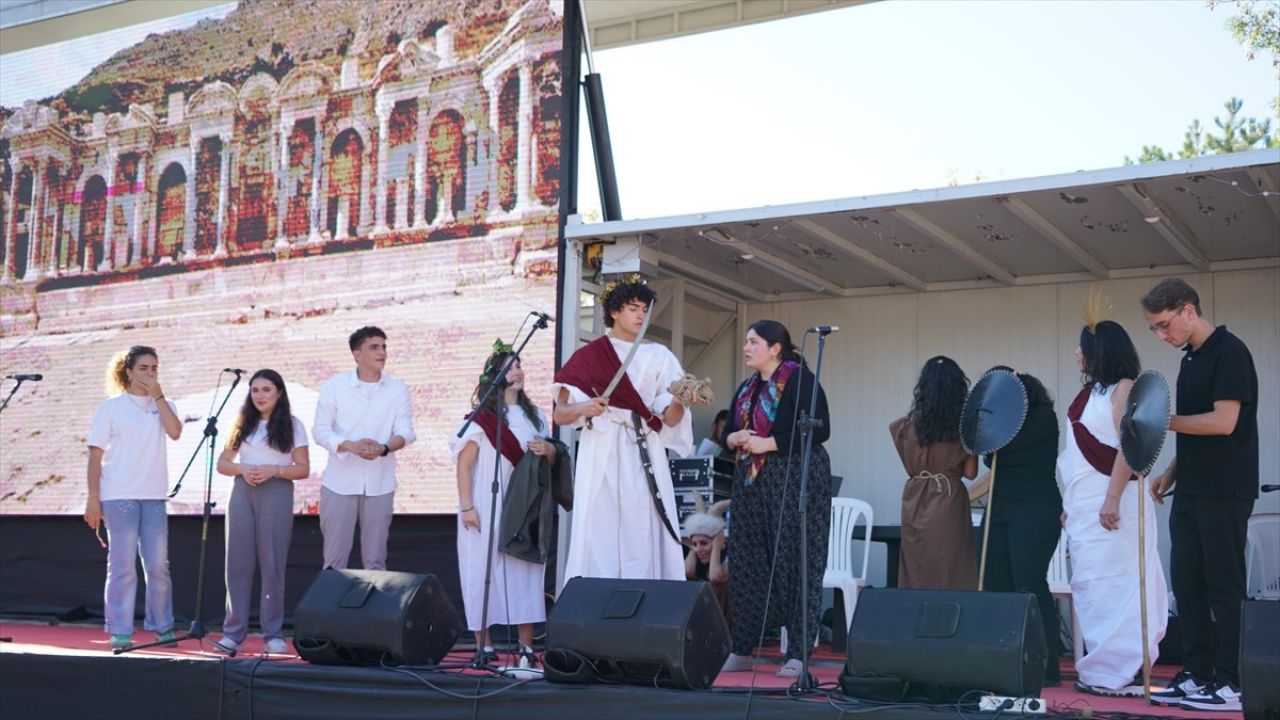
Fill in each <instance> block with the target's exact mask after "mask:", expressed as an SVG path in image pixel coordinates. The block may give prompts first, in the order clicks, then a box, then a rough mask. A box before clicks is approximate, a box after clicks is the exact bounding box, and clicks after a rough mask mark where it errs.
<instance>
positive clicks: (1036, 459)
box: [984, 403, 1062, 520]
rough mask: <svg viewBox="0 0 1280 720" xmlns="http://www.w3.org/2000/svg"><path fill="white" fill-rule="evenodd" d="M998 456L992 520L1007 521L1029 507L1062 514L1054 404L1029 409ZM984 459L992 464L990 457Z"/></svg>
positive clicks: (1040, 404)
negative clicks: (1057, 467) (1016, 430)
mask: <svg viewBox="0 0 1280 720" xmlns="http://www.w3.org/2000/svg"><path fill="white" fill-rule="evenodd" d="M998 455H999V457H998V458H997V460H996V481H995V482H996V486H995V492H994V493H993V499H992V504H993V507H992V510H991V516H992V519H993V520H1001V519H1004V518H1007V517H1009V516H1010V515H1011V514H1013V513H1017V512H1020V508H1025V507H1026V506H1034V507H1035V508H1036V509H1041V510H1044V511H1046V512H1048V511H1052V512H1053V513H1055V514H1058V513H1061V512H1062V493H1061V492H1059V491H1058V480H1057V476H1056V475H1055V469H1056V468H1055V466H1056V465H1057V462H1058V418H1057V416H1056V415H1054V413H1053V406H1052V405H1048V404H1045V403H1037V404H1035V405H1032V406H1030V407H1028V408H1027V419H1026V420H1024V421H1023V423H1022V429H1020V430H1019V431H1018V434H1017V435H1014V436H1013V439H1012V440H1010V441H1009V444H1008V445H1005V446H1004V447H1003V448H1001V449H1000V451H999V453H998ZM984 460H985V461H986V463H987V465H988V466H990V465H991V456H990V455H987V456H986V457H985V458H984Z"/></svg>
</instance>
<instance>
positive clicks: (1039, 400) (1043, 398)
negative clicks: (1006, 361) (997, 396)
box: [991, 365, 1053, 409]
mask: <svg viewBox="0 0 1280 720" xmlns="http://www.w3.org/2000/svg"><path fill="white" fill-rule="evenodd" d="M991 369H992V370H1006V371H1008V372H1011V373H1014V374H1015V375H1017V376H1018V379H1019V380H1021V381H1022V387H1024V388H1026V390H1027V407H1028V408H1031V407H1032V406H1033V405H1048V406H1049V408H1050V409H1052V408H1053V398H1051V397H1049V391H1048V390H1046V389H1045V387H1044V383H1042V382H1040V379H1039V378H1037V377H1036V376H1035V375H1031V374H1029V373H1024V372H1017V371H1016V370H1014V369H1013V368H1011V367H1009V366H1008V365H997V366H995V367H993V368H991Z"/></svg>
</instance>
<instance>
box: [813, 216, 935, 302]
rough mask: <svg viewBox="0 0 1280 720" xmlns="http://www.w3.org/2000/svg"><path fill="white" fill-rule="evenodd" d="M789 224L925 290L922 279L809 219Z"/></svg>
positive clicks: (887, 273) (909, 285)
mask: <svg viewBox="0 0 1280 720" xmlns="http://www.w3.org/2000/svg"><path fill="white" fill-rule="evenodd" d="M791 224H792V225H793V226H798V227H800V229H802V230H804V231H805V232H807V233H809V234H810V235H813V236H814V237H817V238H818V239H820V240H825V241H826V242H827V243H829V244H831V245H833V246H835V247H836V248H838V249H840V250H843V251H844V252H847V253H849V254H850V255H854V256H856V257H857V258H858V259H859V260H861V261H862V262H863V263H865V264H867V265H870V266H871V267H873V268H875V269H876V270H879V271H880V272H882V273H884V274H885V275H888V276H889V277H891V278H893V279H894V280H895V281H896V282H898V283H901V284H903V285H906V286H907V287H909V288H911V289H912V290H917V291H923V290H925V289H926V285H927V283H925V281H924V279H922V278H920V277H917V276H916V275H914V274H912V273H910V272H908V271H906V270H904V269H902V268H900V267H898V266H897V265H895V264H893V263H891V262H889V261H888V260H885V259H884V258H881V257H880V256H879V255H876V254H875V253H873V252H871V251H870V250H867V249H866V248H864V247H862V246H861V245H859V244H857V243H855V242H853V241H852V240H849V239H847V238H844V237H841V236H840V234H839V233H836V232H834V231H832V230H829V229H827V228H825V227H823V226H821V225H819V224H818V223H816V222H814V221H813V220H810V219H809V218H798V219H796V220H795V221H793V222H792V223H791Z"/></svg>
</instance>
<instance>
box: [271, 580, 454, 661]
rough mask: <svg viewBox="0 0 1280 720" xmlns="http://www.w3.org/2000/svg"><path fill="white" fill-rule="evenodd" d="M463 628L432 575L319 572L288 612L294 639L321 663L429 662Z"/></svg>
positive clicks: (305, 656)
mask: <svg viewBox="0 0 1280 720" xmlns="http://www.w3.org/2000/svg"><path fill="white" fill-rule="evenodd" d="M460 634H462V622H461V620H460V619H459V618H458V613H457V611H455V610H454V609H453V603H451V602H450V601H449V598H448V596H447V595H446V594H445V592H444V588H443V587H442V586H441V585H440V581H439V580H438V579H437V578H436V576H435V575H419V574H417V573H404V572H390V571H387V570H337V569H332V568H330V569H327V570H322V571H321V572H320V575H319V576H317V577H316V579H315V582H313V583H311V587H310V588H308V589H307V593H306V595H304V596H303V597H302V601H301V602H300V603H298V608H297V610H295V611H294V614H293V642H294V646H295V647H297V649H298V654H299V655H301V656H302V659H303V660H306V661H308V662H313V663H317V664H320V665H378V664H381V663H383V662H386V663H389V664H395V665H434V664H436V663H438V662H440V660H441V658H443V657H444V656H445V655H446V654H448V652H449V650H450V649H451V648H452V647H453V645H454V643H456V642H457V641H458V636H459V635H460Z"/></svg>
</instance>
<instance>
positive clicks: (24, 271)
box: [0, 0, 563, 514]
mask: <svg viewBox="0 0 1280 720" xmlns="http://www.w3.org/2000/svg"><path fill="white" fill-rule="evenodd" d="M562 13H563V5H562V3H561V2H560V1H559V0H527V1H526V0H472V1H469V2H455V1H454V0H433V1H429V2H424V1H421V0H326V2H301V1H299V2H289V1H285V0H278V1H268V0H241V1H240V2H239V3H238V4H237V5H235V6H234V7H230V8H227V11H226V12H225V13H223V14H222V16H221V17H219V18H218V19H204V20H201V21H199V22H196V23H193V24H190V25H189V26H187V27H183V28H180V29H177V30H171V31H168V32H164V33H157V34H151V35H148V36H146V37H145V39H143V40H141V41H139V42H136V43H135V44H132V45H129V46H127V47H125V48H124V49H121V50H119V51H118V52H116V53H115V54H114V55H112V56H111V58H110V59H109V60H107V61H106V62H103V63H101V64H98V65H96V66H86V67H83V68H82V69H78V70H82V72H80V77H82V78H83V79H82V80H80V81H79V82H76V83H75V84H73V85H70V86H68V87H65V88H63V89H61V90H59V91H58V92H56V94H52V95H50V96H47V97H32V98H24V102H19V103H14V102H10V103H9V105H10V106H8V107H3V108H0V237H2V239H3V242H0V266H2V268H3V271H2V275H0V334H2V337H0V352H2V353H3V362H2V363H0V365H3V368H4V373H5V374H9V373H16V372H38V373H41V374H43V376H44V379H43V381H42V382H38V383H27V384H25V385H23V386H22V387H21V388H20V390H19V391H18V393H17V394H16V395H15V396H14V398H13V400H12V402H11V403H10V405H9V407H8V408H7V409H5V410H4V412H3V414H0V513H7V514H45V513H68V514H78V513H80V512H82V511H83V508H84V500H85V496H86V494H87V491H86V484H85V468H86V463H87V456H88V453H87V447H86V439H87V436H88V433H89V429H90V424H91V422H92V418H93V413H94V410H95V408H96V406H97V405H98V403H100V402H101V401H102V400H103V399H104V398H105V397H106V396H105V394H104V387H103V377H104V371H105V369H106V366H107V362H108V360H109V359H110V357H111V356H112V355H113V354H114V353H115V352H116V351H118V350H122V349H125V348H128V347H129V346H130V345H134V344H142V345H150V346H154V347H156V348H157V350H158V352H159V361H160V381H161V384H162V385H163V388H164V392H165V394H166V396H167V397H168V398H169V399H170V400H173V401H174V402H176V404H177V406H178V410H179V416H180V417H181V418H182V419H183V421H184V429H183V435H182V438H181V439H180V440H179V441H177V442H171V443H170V444H169V446H168V464H169V480H170V483H171V484H172V483H175V482H176V481H177V480H178V478H179V476H180V475H181V474H182V471H183V468H184V467H186V465H187V462H188V460H190V459H191V458H192V457H193V454H194V453H196V452H197V449H198V448H199V447H200V446H201V445H202V444H206V445H207V441H205V440H203V438H202V435H203V431H204V429H205V427H206V418H207V417H209V415H210V414H211V412H212V410H213V409H215V408H214V406H213V403H214V401H215V398H220V397H221V394H223V393H225V390H226V388H227V386H228V384H229V382H230V379H231V376H229V375H227V374H225V373H223V372H222V370H223V368H226V367H237V368H244V369H246V370H248V371H249V372H250V373H252V372H253V371H254V370H256V369H258V368H264V367H269V368H273V369H275V370H277V371H278V372H280V373H281V374H282V375H283V377H284V379H285V381H286V384H287V388H288V392H289V396H290V399H291V402H292V408H293V412H294V414H295V415H296V416H298V417H299V418H300V419H301V420H302V421H303V424H304V425H306V426H307V429H308V434H310V432H311V425H312V420H313V417H314V412H315V404H316V398H317V394H318V392H319V389H320V387H321V386H322V385H323V384H324V382H325V381H326V380H328V379H329V378H330V377H332V376H334V375H335V374H338V373H343V372H350V371H352V370H353V369H354V363H353V361H352V357H351V353H350V351H349V350H348V348H347V337H348V335H349V334H350V333H351V332H352V331H354V330H356V329H357V328H359V327H361V326H364V325H377V326H379V327H381V328H382V329H383V330H385V331H386V333H387V335H388V348H389V357H388V361H387V372H388V373H390V374H391V375H392V376H395V377H398V378H401V379H403V380H404V381H405V382H406V383H407V384H408V387H409V391H410V393H411V395H412V397H413V410H414V413H415V430H416V432H417V436H418V440H417V442H416V444H414V445H412V446H410V447H409V448H407V449H406V450H405V451H404V452H402V453H400V454H399V456H398V463H399V471H398V476H399V481H400V487H399V490H398V492H397V496H396V509H397V511H399V512H452V511H453V510H454V509H455V504H456V484H455V479H454V471H453V461H452V455H451V453H450V450H449V439H450V438H451V437H452V435H453V433H454V432H455V431H456V430H457V428H458V426H459V425H460V423H461V421H462V419H463V416H464V414H465V413H466V411H467V410H468V408H469V405H470V402H471V398H472V393H473V391H474V390H475V387H476V383H477V381H478V377H479V375H480V374H481V372H482V370H483V362H484V359H485V358H486V356H487V355H488V353H489V351H490V348H491V346H492V345H493V343H494V340H495V339H497V338H502V339H503V340H504V341H507V342H510V341H512V340H513V338H514V336H515V334H516V331H517V329H518V328H519V327H520V326H521V322H522V321H523V320H524V319H525V318H526V317H527V316H528V314H529V312H530V311H532V310H543V311H551V310H552V308H553V307H554V305H555V300H556V297H555V292H556V263H557V231H558V227H557V217H558V211H559V202H560V199H559V193H560V188H559V176H560V159H559V149H560V115H561V112H562V108H561V92H560V86H561V69H560V65H561V46H562ZM103 37H104V36H94V37H92V38H82V39H80V42H92V41H94V40H95V39H100V38H103ZM103 41H105V40H103ZM48 53H49V55H48V58H47V60H41V59H40V58H39V53H38V52H37V53H35V59H32V60H30V61H29V62H28V65H29V67H25V68H19V67H15V62H14V61H13V60H12V59H6V61H5V63H4V73H5V75H6V77H12V76H14V75H17V74H22V73H39V72H41V67H43V63H44V62H49V63H53V62H65V61H66V59H65V58H66V55H65V54H61V55H59V53H60V50H59V48H57V47H56V46H52V47H50V48H48ZM553 362H554V341H553V335H552V333H551V332H550V331H546V332H543V333H541V334H540V335H539V336H538V337H535V339H534V340H533V342H532V343H531V344H530V345H529V346H528V348H527V349H526V353H525V359H524V368H525V370H526V373H527V376H528V380H527V385H528V393H529V395H530V396H531V397H532V398H533V400H534V402H535V403H537V404H538V405H539V406H541V407H543V408H544V410H547V411H549V410H550V407H549V385H550V382H551V372H552V365H553ZM247 381H248V375H247V374H246V376H245V383H246V384H247ZM246 384H241V385H240V386H239V387H238V388H237V389H236V391H235V393H234V395H233V396H232V397H231V399H230V401H229V402H228V404H227V406H226V410H225V411H224V412H223V413H222V415H221V417H220V420H219V423H218V428H219V430H220V436H219V438H218V444H219V446H221V443H222V442H223V440H224V439H225V437H227V436H228V435H229V433H230V429H231V426H232V424H233V422H234V420H235V417H236V414H237V412H238V409H239V407H240V405H241V403H242V402H243V401H244V398H245V391H246V390H247V387H246ZM11 386H12V381H10V380H6V381H5V383H4V384H3V385H0V394H7V393H8V392H9V389H10V387H11ZM219 449H221V448H220V447H219ZM326 459H327V455H326V452H325V450H324V449H323V448H320V447H319V446H316V445H314V444H312V445H311V477H310V478H308V479H306V480H302V481H299V482H298V483H297V484H296V488H297V489H296V492H295V503H296V506H297V510H298V511H299V512H314V511H315V508H316V502H317V501H318V499H319V485H320V480H321V478H322V477H323V474H324V471H325V465H326ZM204 463H205V460H204V457H203V454H199V455H197V456H196V458H195V462H194V463H193V464H192V467H191V470H190V472H189V474H188V475H187V477H186V478H185V480H184V482H183V485H182V491H181V492H180V493H179V494H178V496H177V497H176V498H175V499H174V501H173V502H172V503H171V512H177V513H184V512H185V513H197V512H200V510H201V503H202V501H203V493H204V483H205V464H204ZM229 486H230V478H226V477H223V476H219V475H215V476H214V485H213V493H214V499H215V500H218V501H219V511H220V510H221V508H222V506H224V505H225V502H222V500H223V499H224V498H225V497H226V494H227V492H228V489H229Z"/></svg>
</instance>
